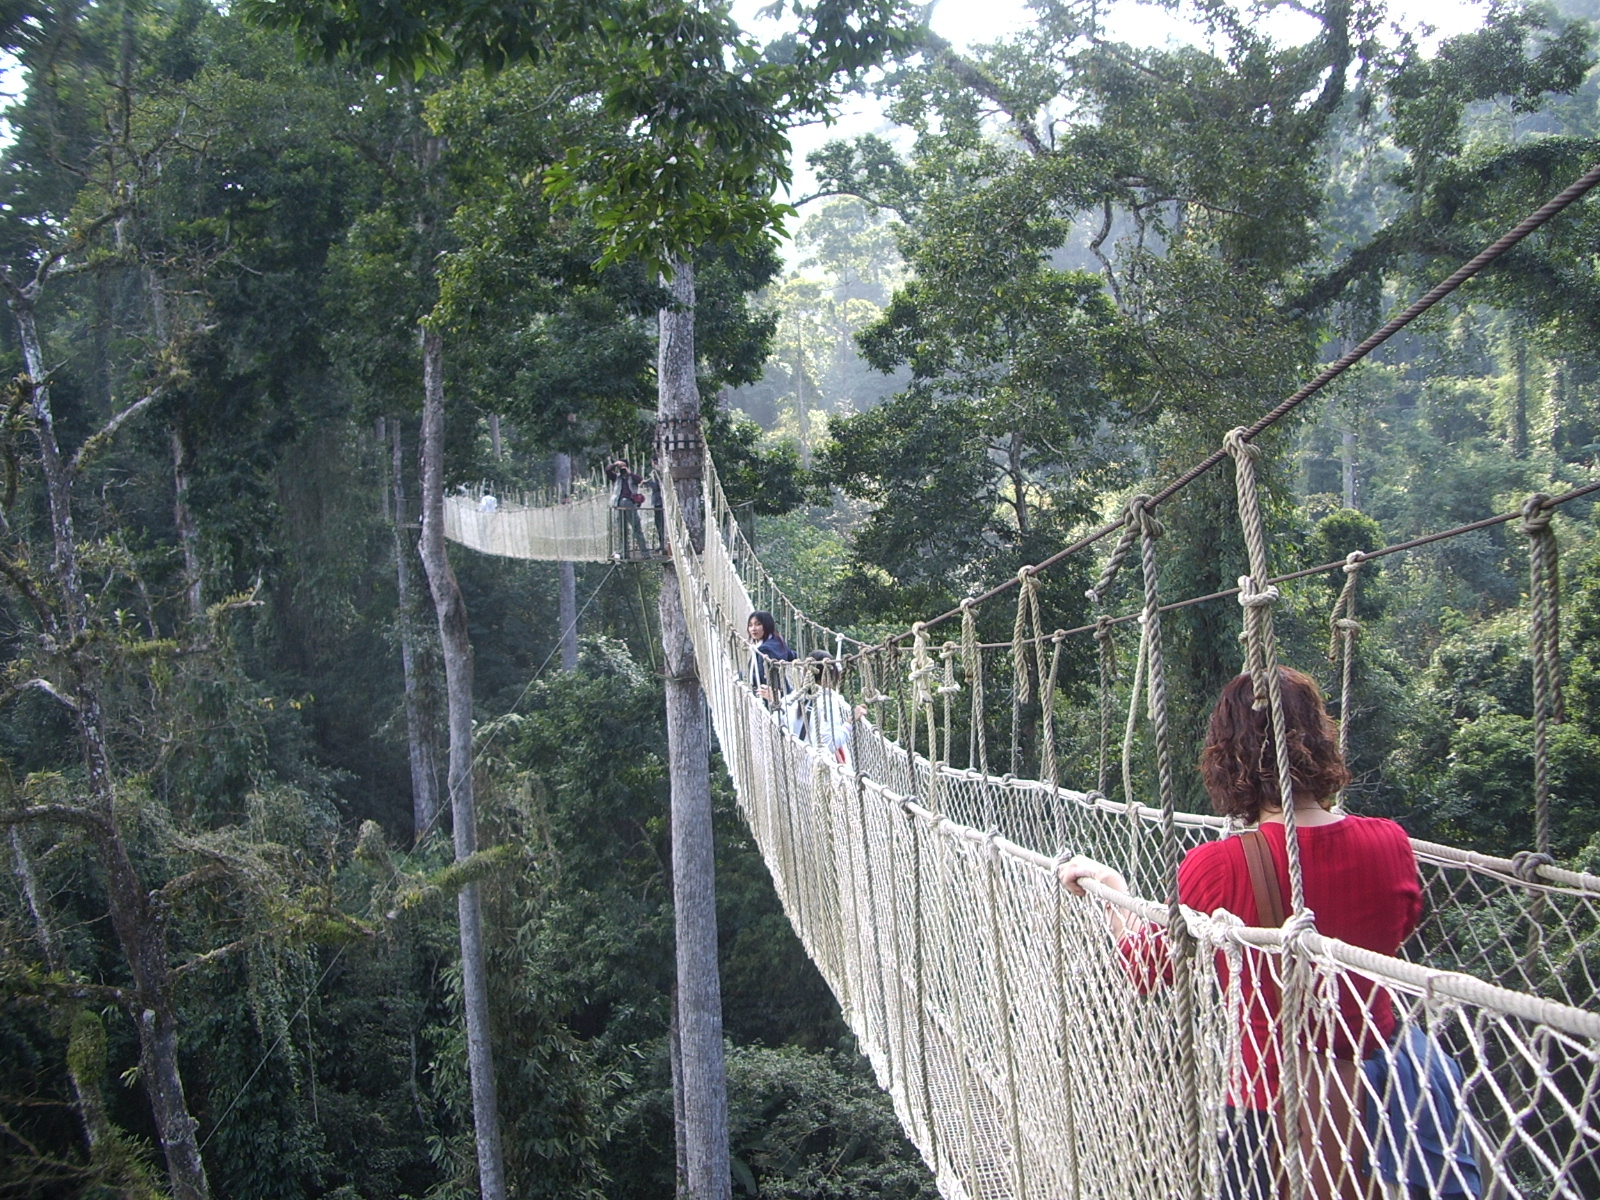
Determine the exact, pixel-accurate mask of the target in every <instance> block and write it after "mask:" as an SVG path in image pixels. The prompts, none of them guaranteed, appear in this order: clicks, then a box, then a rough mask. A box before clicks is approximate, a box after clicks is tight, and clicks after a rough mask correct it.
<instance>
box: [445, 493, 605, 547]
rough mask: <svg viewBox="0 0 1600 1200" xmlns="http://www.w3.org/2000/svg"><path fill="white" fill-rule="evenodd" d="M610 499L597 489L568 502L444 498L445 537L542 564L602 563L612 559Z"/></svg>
mask: <svg viewBox="0 0 1600 1200" xmlns="http://www.w3.org/2000/svg"><path fill="white" fill-rule="evenodd" d="M612 519H613V511H612V508H611V502H610V499H609V498H608V497H607V496H606V494H605V493H604V492H602V491H591V492H589V493H588V494H587V495H578V496H575V497H574V498H573V499H572V501H571V502H570V503H567V504H559V505H537V506H535V505H527V504H519V503H517V502H515V501H510V500H498V499H497V500H496V503H495V504H494V505H492V506H485V505H484V503H483V497H482V496H464V495H455V496H446V497H445V500H444V535H445V537H447V538H449V539H450V540H451V541H453V542H460V543H461V544H462V545H463V546H470V547H471V548H472V549H474V550H479V551H482V552H483V553H484V554H498V555H502V556H504V557H506V558H531V559H539V560H541V561H546V562H605V561H606V560H608V559H609V558H610V557H611V524H612Z"/></svg>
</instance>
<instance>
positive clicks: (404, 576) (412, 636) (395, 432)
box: [384, 417, 439, 841]
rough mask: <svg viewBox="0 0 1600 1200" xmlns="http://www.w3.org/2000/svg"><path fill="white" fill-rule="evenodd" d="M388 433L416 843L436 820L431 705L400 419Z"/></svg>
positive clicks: (436, 775)
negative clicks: (424, 680) (422, 657)
mask: <svg viewBox="0 0 1600 1200" xmlns="http://www.w3.org/2000/svg"><path fill="white" fill-rule="evenodd" d="M387 424H388V426H389V429H390V431H391V432H390V450H391V455H390V458H391V466H390V471H391V479H390V484H391V487H390V498H391V503H390V504H386V505H385V506H384V507H385V508H387V509H389V510H390V511H391V512H392V513H393V522H392V528H393V530H394V575H395V580H394V583H395V615H396V617H397V619H398V623H399V627H400V672H401V677H402V678H403V680H404V683H405V697H406V750H407V754H408V756H409V758H410V761H411V836H412V837H413V838H414V839H415V840H417V841H421V840H422V839H423V838H424V837H426V836H427V834H428V831H429V830H431V829H432V828H433V825H434V822H435V821H437V820H438V819H439V766H438V763H437V762H436V761H435V760H434V746H435V730H434V724H433V706H432V705H431V704H426V703H424V691H423V689H422V688H421V687H420V685H419V683H418V678H417V677H418V674H419V672H418V669H417V627H416V624H415V618H416V610H415V600H414V599H413V597H412V594H411V555H412V549H413V548H412V546H411V545H410V543H409V542H408V541H407V539H406V459H405V448H404V440H403V439H402V437H401V434H400V418H399V417H392V418H390V419H389V421H388V422H387Z"/></svg>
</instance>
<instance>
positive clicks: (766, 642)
mask: <svg viewBox="0 0 1600 1200" xmlns="http://www.w3.org/2000/svg"><path fill="white" fill-rule="evenodd" d="M745 631H746V632H747V633H749V635H750V687H751V688H752V689H753V690H754V691H755V693H756V695H758V696H760V697H761V698H762V699H763V700H765V701H766V702H767V703H768V704H771V703H773V702H774V700H775V698H776V697H777V696H780V695H782V694H783V693H784V692H787V691H788V690H789V689H788V687H787V685H785V683H784V681H783V678H782V672H781V671H774V670H772V669H771V668H772V664H773V663H781V662H793V661H794V658H795V653H794V651H793V650H791V649H789V643H788V642H786V641H784V640H783V635H782V634H780V633H779V632H778V622H777V620H776V618H774V617H773V615H772V614H771V613H769V612H762V611H760V610H757V611H756V612H753V613H751V614H750V620H749V621H748V622H746V625H745Z"/></svg>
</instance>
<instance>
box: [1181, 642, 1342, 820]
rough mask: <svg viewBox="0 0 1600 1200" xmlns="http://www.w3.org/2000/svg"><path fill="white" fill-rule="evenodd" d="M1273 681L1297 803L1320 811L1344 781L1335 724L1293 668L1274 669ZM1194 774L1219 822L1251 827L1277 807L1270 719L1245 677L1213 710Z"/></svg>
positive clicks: (1239, 678)
mask: <svg viewBox="0 0 1600 1200" xmlns="http://www.w3.org/2000/svg"><path fill="white" fill-rule="evenodd" d="M1278 678H1279V680H1281V681H1282V695H1283V718H1284V724H1285V726H1286V728H1287V730H1288V735H1289V775H1290V778H1291V779H1292V780H1293V781H1294V796H1295V801H1296V803H1304V802H1306V801H1308V800H1315V801H1316V802H1318V803H1320V804H1326V803H1327V802H1328V801H1329V800H1330V799H1331V798H1332V797H1333V795H1334V794H1335V793H1336V792H1338V790H1339V789H1340V788H1342V787H1343V786H1344V785H1345V784H1347V783H1349V782H1350V772H1349V770H1348V769H1347V768H1346V767H1345V765H1344V756H1343V755H1341V754H1340V753H1339V739H1338V732H1337V730H1336V729H1335V727H1334V724H1333V718H1331V717H1330V716H1328V710H1327V709H1326V708H1324V707H1323V704H1322V693H1321V691H1319V690H1318V688H1317V684H1316V681H1315V680H1314V679H1312V678H1311V676H1309V675H1306V674H1304V673H1302V672H1300V671H1296V670H1294V669H1293V668H1292V667H1279V668H1278ZM1200 775H1201V777H1202V778H1203V779H1204V780H1205V785H1206V792H1207V793H1208V794H1209V795H1210V797H1211V806H1212V807H1213V808H1215V809H1216V810H1217V812H1218V813H1220V814H1221V815H1222V816H1225V817H1238V818H1240V819H1241V820H1243V821H1245V822H1247V823H1251V824H1253V823H1255V822H1256V821H1259V820H1260V819H1261V814H1262V813H1263V812H1274V811H1276V810H1277V809H1279V808H1280V807H1281V806H1282V803H1283V800H1282V793H1281V791H1280V789H1279V787H1278V752H1277V749H1276V747H1275V746H1274V745H1273V743H1272V722H1271V716H1270V714H1269V713H1268V711H1267V709H1266V708H1265V707H1263V708H1260V709H1257V708H1256V707H1255V689H1254V688H1253V686H1252V685H1251V682H1250V676H1249V675H1248V674H1246V675H1238V676H1235V677H1234V678H1233V679H1232V680H1230V681H1229V683H1228V686H1227V687H1225V688H1223V689H1222V695H1221V696H1220V697H1219V698H1218V700H1217V707H1216V708H1214V709H1213V710H1212V711H1211V723H1210V725H1209V726H1208V727H1207V729H1206V745H1205V749H1204V750H1202V751H1201V752H1200Z"/></svg>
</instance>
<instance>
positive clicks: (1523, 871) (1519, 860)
mask: <svg viewBox="0 0 1600 1200" xmlns="http://www.w3.org/2000/svg"><path fill="white" fill-rule="evenodd" d="M1555 865H1556V860H1555V858H1554V857H1553V856H1552V855H1549V854H1542V853H1540V852H1539V851H1538V850H1518V851H1517V852H1516V853H1515V854H1513V855H1512V856H1511V871H1512V874H1514V875H1515V876H1516V877H1517V878H1518V879H1520V880H1522V882H1523V883H1538V882H1539V868H1540V867H1553V866H1555Z"/></svg>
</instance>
